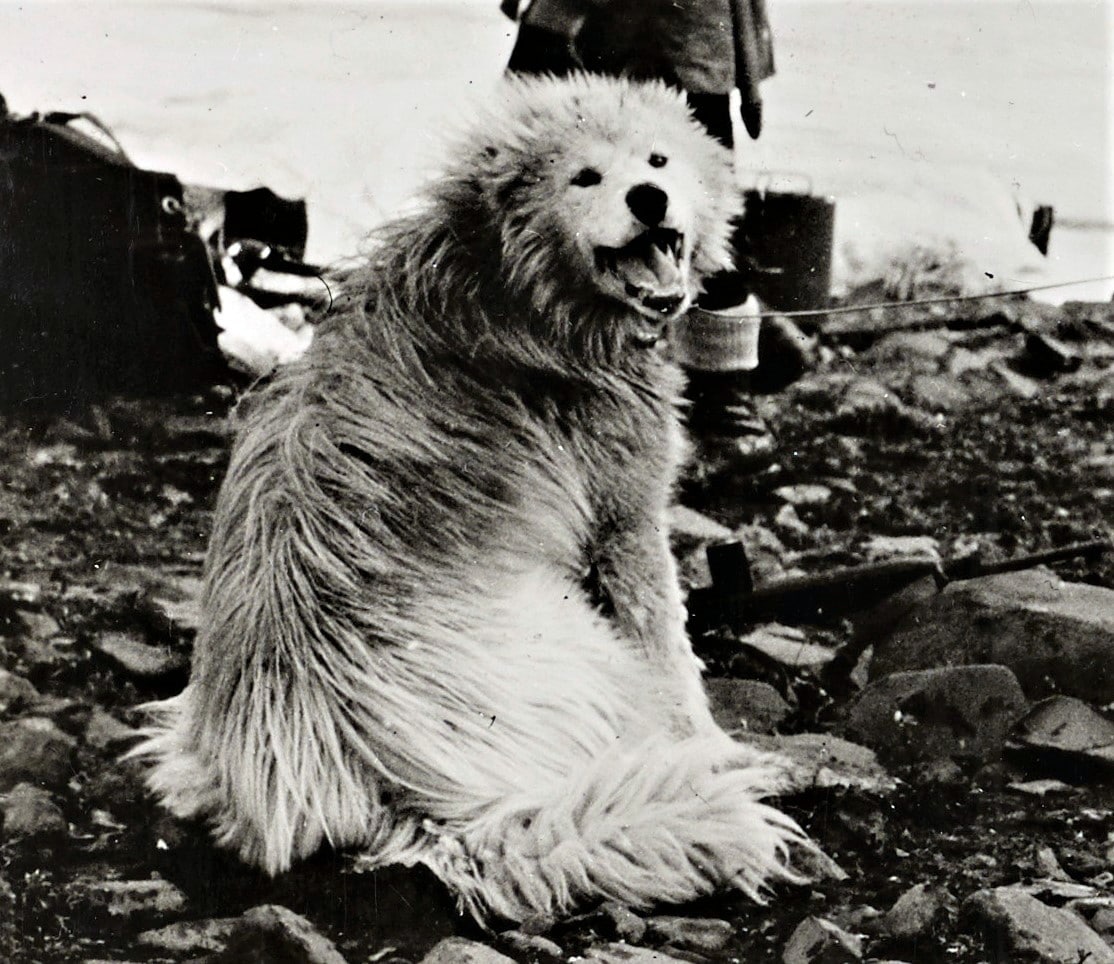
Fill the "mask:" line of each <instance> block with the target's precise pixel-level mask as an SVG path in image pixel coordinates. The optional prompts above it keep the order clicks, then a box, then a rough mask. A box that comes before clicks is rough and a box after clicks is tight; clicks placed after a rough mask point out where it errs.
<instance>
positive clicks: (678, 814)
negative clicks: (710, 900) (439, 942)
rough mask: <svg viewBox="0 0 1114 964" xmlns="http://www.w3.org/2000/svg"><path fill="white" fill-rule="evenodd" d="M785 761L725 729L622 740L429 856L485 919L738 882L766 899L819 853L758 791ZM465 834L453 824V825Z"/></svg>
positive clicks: (441, 838)
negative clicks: (795, 855) (795, 860)
mask: <svg viewBox="0 0 1114 964" xmlns="http://www.w3.org/2000/svg"><path fill="white" fill-rule="evenodd" d="M781 782H782V781H781V773H780V771H779V767H778V765H777V762H776V760H775V759H774V758H773V757H769V756H767V755H765V754H761V753H759V752H757V751H752V750H749V749H747V748H745V747H742V746H740V745H738V744H734V743H732V742H731V741H730V740H728V739H727V738H726V737H724V736H722V735H710V736H699V737H692V738H689V739H686V740H681V741H676V740H673V739H670V738H669V737H668V736H665V735H661V736H656V737H653V738H649V739H646V740H644V741H642V742H640V743H638V744H636V745H631V746H626V747H616V748H615V749H614V750H613V751H612V752H610V753H608V754H606V755H604V756H602V757H600V758H598V759H597V760H595V761H594V762H593V763H592V764H591V765H590V766H589V767H588V768H587V769H585V770H584V771H583V772H581V773H571V774H569V777H568V781H567V783H565V784H564V785H563V786H561V787H559V788H551V789H550V791H549V792H531V791H525V792H523V793H521V794H518V795H515V796H513V797H511V798H510V799H507V800H505V801H502V802H500V803H499V804H498V805H497V806H494V807H492V808H490V809H487V810H485V811H483V812H482V813H481V814H480V815H478V816H477V817H476V818H475V820H474V821H473V822H472V823H471V824H470V825H468V826H466V827H464V828H462V832H460V833H459V836H458V834H457V833H456V832H446V833H440V834H439V833H438V831H439V830H445V831H448V828H444V827H438V828H434V827H427V828H426V829H427V832H428V833H431V834H433V835H434V837H435V838H436V839H434V840H431V842H430V846H429V847H427V848H425V849H424V850H423V851H422V854H421V856H420V858H419V862H421V863H424V864H426V865H427V866H429V867H430V868H431V869H432V870H433V871H434V873H436V874H437V875H438V876H440V877H441V878H442V879H443V880H445V881H446V882H447V883H448V884H449V885H450V886H452V887H453V888H454V889H455V890H456V891H457V893H458V894H459V895H460V896H461V901H462V903H463V904H464V905H465V907H466V908H467V909H468V910H469V911H470V912H471V913H472V914H473V915H474V916H476V917H477V918H478V919H480V920H485V919H489V918H491V917H493V916H495V917H504V918H508V919H511V920H522V919H524V918H526V917H529V916H531V915H534V914H546V915H559V914H563V913H567V912H569V911H571V910H572V909H574V908H575V907H576V906H578V905H583V904H584V903H586V902H592V901H595V900H614V901H619V902H621V903H623V904H625V905H627V906H631V907H635V908H638V907H647V906H650V905H652V904H655V903H681V902H684V901H688V900H692V899H693V898H696V897H699V896H702V895H705V894H709V893H711V892H712V891H715V890H722V889H725V888H735V889H738V890H741V891H743V892H744V893H746V894H747V895H749V896H750V897H751V898H753V899H754V900H757V901H760V902H761V901H763V900H764V899H765V896H766V895H767V894H768V892H769V886H770V884H772V883H775V882H779V881H787V882H802V881H803V879H804V878H803V877H802V876H801V875H800V874H798V873H797V872H795V871H794V870H793V869H792V867H791V865H790V863H789V859H790V851H791V850H792V849H793V848H795V847H797V846H800V847H803V848H809V847H811V844H809V843H808V842H807V839H806V838H805V836H804V833H803V832H802V831H801V830H800V828H799V827H798V826H797V825H796V823H794V821H793V820H792V819H791V818H789V817H787V816H785V815H784V814H782V813H780V812H778V811H777V810H775V809H773V808H772V807H770V806H767V805H766V804H764V803H762V802H760V800H759V797H760V796H762V795H765V794H768V793H769V792H771V790H772V789H774V788H777V787H778V786H779V784H780V783H781ZM454 830H455V828H454Z"/></svg>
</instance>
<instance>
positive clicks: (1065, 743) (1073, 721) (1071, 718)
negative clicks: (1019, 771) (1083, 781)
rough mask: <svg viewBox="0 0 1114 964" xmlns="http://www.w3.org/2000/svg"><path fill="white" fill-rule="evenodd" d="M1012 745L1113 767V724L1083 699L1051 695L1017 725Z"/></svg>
mask: <svg viewBox="0 0 1114 964" xmlns="http://www.w3.org/2000/svg"><path fill="white" fill-rule="evenodd" d="M1011 746H1012V747H1015V748H1025V749H1029V750H1035V751H1041V752H1051V753H1055V754H1057V755H1064V756H1068V757H1071V758H1074V759H1083V760H1088V761H1090V762H1092V763H1097V764H1101V765H1103V766H1105V767H1114V723H1112V722H1111V721H1110V720H1108V719H1107V718H1106V717H1105V716H1103V715H1102V714H1100V713H1097V712H1095V710H1093V709H1092V708H1091V707H1090V706H1089V705H1088V704H1086V703H1084V702H1083V701H1082V700H1077V699H1075V698H1074V697H1072V696H1050V697H1049V698H1048V699H1046V700H1041V702H1039V703H1038V704H1037V705H1036V706H1034V707H1033V708H1032V709H1031V710H1030V711H1029V712H1028V713H1027V714H1025V716H1024V718H1023V719H1022V720H1021V721H1020V722H1019V723H1018V724H1017V729H1016V731H1015V732H1014V735H1013V739H1012V740H1011Z"/></svg>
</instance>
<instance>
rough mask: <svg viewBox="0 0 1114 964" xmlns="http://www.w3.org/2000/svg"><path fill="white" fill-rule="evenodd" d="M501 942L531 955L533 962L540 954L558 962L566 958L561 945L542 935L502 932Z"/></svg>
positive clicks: (511, 931) (518, 931)
mask: <svg viewBox="0 0 1114 964" xmlns="http://www.w3.org/2000/svg"><path fill="white" fill-rule="evenodd" d="M499 940H501V941H502V942H503V943H504V944H506V945H507V947H509V948H511V949H512V950H515V951H518V953H520V954H528V955H530V958H531V960H534V959H536V958H537V956H538V955H539V954H540V955H541V956H542V957H543V958H546V957H553V958H556V959H558V960H563V959H564V957H565V951H564V949H563V948H562V947H561V945H560V944H558V943H557V942H556V941H551V940H550V939H549V938H548V937H542V935H541V934H524V933H523V932H522V931H520V930H509V931H501V932H500V934H499Z"/></svg>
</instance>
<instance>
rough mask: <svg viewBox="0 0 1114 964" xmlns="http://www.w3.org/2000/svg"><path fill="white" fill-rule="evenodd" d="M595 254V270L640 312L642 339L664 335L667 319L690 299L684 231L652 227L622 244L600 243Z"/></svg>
mask: <svg viewBox="0 0 1114 964" xmlns="http://www.w3.org/2000/svg"><path fill="white" fill-rule="evenodd" d="M595 257H596V270H597V271H599V273H600V275H601V276H602V277H603V278H604V279H605V280H606V281H608V282H610V287H613V288H614V290H615V294H616V296H618V297H619V298H620V299H621V300H622V301H624V302H626V303H627V304H629V305H630V306H631V307H632V308H634V309H635V310H636V311H637V312H638V314H639V316H640V320H641V322H642V324H641V325H640V326H639V327H638V329H637V330H636V332H635V339H636V340H637V341H639V342H640V343H647V344H653V343H654V342H656V341H657V340H658V339H659V338H661V337H662V335H663V334H664V331H665V325H666V323H667V322H669V321H672V320H673V319H674V318H676V317H677V316H678V315H680V314H681V313H682V312H683V311H685V309H687V308H688V306H689V304H690V302H691V300H692V292H691V290H690V288H689V266H688V257H687V253H686V251H685V236H684V235H683V234H681V232H679V231H677V230H675V229H673V228H666V227H653V228H649V229H648V230H646V231H644V232H642V233H641V234H639V235H637V236H636V237H635V238H634V240H632V241H629V242H628V243H627V244H625V245H623V247H621V248H608V247H603V246H601V247H598V248H596V250H595Z"/></svg>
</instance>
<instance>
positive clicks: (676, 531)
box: [669, 505, 731, 543]
mask: <svg viewBox="0 0 1114 964" xmlns="http://www.w3.org/2000/svg"><path fill="white" fill-rule="evenodd" d="M669 535H670V536H671V537H672V538H673V539H676V540H680V541H684V542H689V543H696V542H704V543H707V542H726V541H727V540H728V539H730V538H731V530H730V529H728V528H727V526H725V525H723V524H721V523H719V522H716V520H715V519H712V518H710V517H709V516H706V515H703V514H702V513H700V512H697V511H696V510H695V509H690V508H688V506H683V505H673V506H670V508H669Z"/></svg>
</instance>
